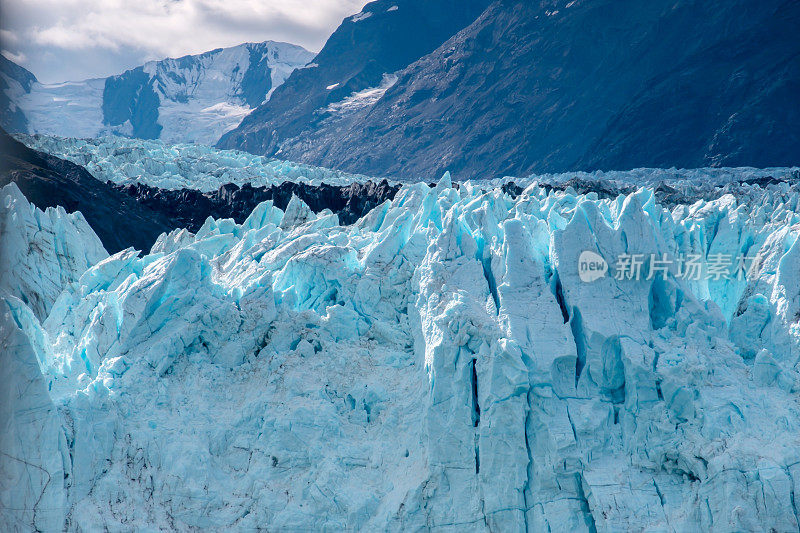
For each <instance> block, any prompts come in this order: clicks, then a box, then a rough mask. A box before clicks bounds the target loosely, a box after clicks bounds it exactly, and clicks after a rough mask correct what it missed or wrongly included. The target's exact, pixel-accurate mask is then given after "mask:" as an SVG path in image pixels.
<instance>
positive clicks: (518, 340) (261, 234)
mask: <svg viewBox="0 0 800 533" xmlns="http://www.w3.org/2000/svg"><path fill="white" fill-rule="evenodd" d="M76 142H77V141H76ZM86 143H89V145H90V144H91V143H90V142H89V141H86ZM109 157H110V156H109ZM92 171H93V172H95V171H96V169H92ZM162 174H163V173H161V172H160V171H155V172H151V173H149V174H146V175H148V176H149V175H162ZM143 175H145V174H143ZM215 179H216V178H215ZM483 188H486V187H485V184H484V185H476V184H470V183H466V184H461V186H460V187H459V188H458V189H456V188H454V187H452V184H451V183H450V179H449V176H448V175H446V176H445V177H444V178H443V179H442V180H441V181H440V182H439V184H438V185H437V186H436V187H429V186H427V185H425V184H423V183H419V184H414V185H406V186H404V187H403V188H402V189H401V191H400V192H399V193H398V195H397V196H396V197H395V199H394V200H393V201H391V202H386V203H385V204H383V205H381V206H379V207H378V208H376V209H374V210H373V211H372V212H370V213H369V214H368V215H366V216H365V217H364V218H362V219H361V220H359V221H358V222H357V223H356V224H353V225H351V226H340V225H339V223H338V220H337V218H336V216H335V215H333V214H330V213H329V212H325V211H323V212H321V213H319V214H317V215H315V214H313V213H312V212H311V211H310V210H309V209H308V208H307V207H306V206H305V205H304V204H302V203H301V202H299V201H292V203H290V205H289V207H287V209H286V212H285V213H284V212H282V211H280V210H279V209H277V208H275V207H273V206H272V205H271V203H270V202H266V203H263V204H261V205H259V206H258V207H257V208H256V209H255V210H254V211H253V213H252V215H251V216H250V217H249V218H248V219H247V220H246V221H245V222H244V223H243V224H241V225H237V224H235V223H234V222H233V221H231V220H212V219H209V220H208V221H207V222H206V224H205V225H204V226H203V228H202V229H201V230H200V231H198V233H197V234H195V235H193V234H190V233H188V232H187V231H185V230H183V231H181V230H177V231H175V232H173V233H171V234H169V235H163V236H162V237H161V238H160V239H159V241H158V242H157V243H156V245H155V246H154V247H153V249H152V250H150V251H149V253H146V255H143V256H139V255H138V254H137V253H136V252H135V251H133V250H126V251H122V252H120V253H118V254H116V255H114V256H111V257H107V255H106V254H105V253H103V252H102V249H101V250H100V251H99V252H96V251H97V250H98V247H99V240H98V239H97V237H96V236H94V235H93V234H92V233H91V231H86V227H85V222H83V220H82V217H80V216H79V215H67V214H66V213H64V212H62V211H57V210H48V212H47V213H42V212H40V211H38V210H36V209H35V208H34V207H32V206H31V205H30V204H29V203H28V202H27V201H26V200H25V199H24V197H22V195H21V194H20V193H19V191H18V190H17V189H16V186H14V185H9V186H7V187H5V188H4V189H3V190H2V198H1V199H0V200H1V202H2V203H1V206H0V221H2V225H0V245H2V250H4V251H5V252H4V253H5V255H4V256H3V258H2V261H0V268H2V276H3V280H4V285H3V293H2V299H3V301H2V302H0V305H1V306H2V311H1V312H0V323H2V327H1V328H0V338H2V345H3V350H2V354H1V355H0V357H2V364H0V372H2V373H3V375H2V383H3V384H4V386H3V389H2V400H0V413H2V416H0V423H2V426H3V427H2V431H1V432H0V451H2V454H0V472H2V475H0V483H2V485H0V498H2V501H0V508H1V509H0V513H2V518H1V519H0V520H2V522H4V523H6V524H10V525H11V528H12V529H14V528H18V529H21V530H27V529H32V528H37V529H40V530H48V531H49V530H60V529H62V528H66V529H68V530H99V529H103V528H106V529H108V530H114V531H128V530H130V531H134V530H142V529H145V530H154V529H158V528H165V529H171V530H181V531H186V530H191V529H193V528H213V529H226V528H235V529H241V530H253V529H256V528H264V529H267V530H271V531H284V530H286V531H307V530H324V531H342V530H364V531H386V530H390V531H393V530H429V529H430V530H441V531H489V530H491V531H526V530H527V531H621V530H632V531H678V532H683V531H732V530H736V531H764V530H770V529H773V530H776V531H796V530H797V529H798V513H800V498H798V492H800V403H799V402H798V399H799V398H800V396H798V392H800V381H799V380H798V377H799V376H798V369H799V367H798V361H799V360H800V238H798V237H799V236H800V205H798V201H799V200H798V199H799V198H800V186H798V184H797V183H796V182H793V183H780V184H775V185H769V186H767V187H766V188H761V187H757V186H751V185H741V186H739V187H738V188H737V194H735V195H734V194H726V195H723V196H721V197H720V198H717V199H715V200H713V201H704V200H698V201H697V202H696V203H691V204H686V205H678V206H676V207H674V208H673V209H672V210H671V211H668V210H666V209H665V208H663V207H662V206H661V205H660V204H659V202H658V201H657V199H656V197H655V195H654V193H653V191H652V190H650V189H639V190H638V191H637V192H635V193H631V194H628V195H623V196H619V197H617V198H614V199H600V198H598V197H597V195H596V194H595V193H589V194H585V195H579V194H574V191H571V190H569V189H568V190H567V191H563V192H562V191H552V190H549V189H546V188H544V187H540V186H539V185H538V184H531V185H530V186H528V188H527V189H525V191H524V192H523V193H522V194H520V195H519V196H517V197H516V198H513V197H511V196H509V195H507V194H505V193H503V192H502V191H501V190H500V189H496V188H491V187H489V188H486V190H485V191H484V190H483ZM587 250H588V251H592V252H593V253H596V254H598V255H599V256H601V257H603V258H604V259H605V260H606V261H608V263H609V264H613V263H614V258H617V257H619V256H621V255H624V254H632V253H637V254H644V255H646V256H648V257H649V256H650V254H659V255H660V254H670V255H678V254H698V255H700V256H701V257H702V258H704V259H706V260H709V259H710V257H711V256H713V255H715V254H725V255H731V256H737V255H740V254H748V255H756V252H757V253H758V256H759V261H758V263H757V266H756V268H754V269H753V270H752V272H751V273H750V274H749V276H748V277H743V278H741V279H738V278H737V276H733V279H729V280H726V279H720V280H713V279H712V280H706V279H701V280H685V279H683V278H682V277H681V276H680V275H679V272H678V271H676V270H675V267H674V265H673V266H672V267H670V269H669V270H668V274H667V275H666V276H665V277H658V276H657V277H655V278H654V279H651V280H647V279H639V280H636V279H621V280H617V279H615V277H614V276H612V275H610V274H609V275H606V276H604V277H602V278H600V279H598V280H596V281H594V282H592V283H587V282H583V281H581V279H580V278H579V273H578V257H579V255H580V254H581V252H583V251H587ZM81 252H85V253H81ZM90 252H91V253H90ZM26 302H27V303H26Z"/></svg>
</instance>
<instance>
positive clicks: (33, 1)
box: [0, 0, 366, 81]
mask: <svg viewBox="0 0 800 533" xmlns="http://www.w3.org/2000/svg"><path fill="white" fill-rule="evenodd" d="M365 3H366V0H137V1H135V2H131V1H129V0H0V6H2V12H3V17H2V19H0V44H2V47H3V48H4V49H7V50H9V51H10V52H11V53H12V54H14V55H15V57H23V56H24V57H26V64H25V65H24V66H26V67H28V68H29V69H31V70H34V74H36V75H37V77H39V78H40V79H44V80H48V81H62V80H63V79H67V78H69V79H77V78H80V77H81V76H80V75H76V74H77V72H76V70H75V69H73V70H71V71H70V70H69V69H70V67H72V66H80V69H78V70H85V69H86V68H87V67H88V68H89V69H90V70H91V65H92V62H91V61H88V60H87V59H88V58H87V57H86V56H87V55H88V56H89V58H91V57H92V56H97V57H98V60H97V61H96V62H95V70H97V72H92V73H89V75H94V76H102V75H108V74H111V73H114V72H119V71H121V70H124V69H125V68H130V67H132V66H135V65H136V64H138V63H134V64H130V62H131V61H138V62H142V61H145V60H149V59H160V58H163V57H178V56H182V55H187V54H195V53H200V52H204V51H207V50H211V49H214V48H219V47H226V46H234V45H237V44H240V43H242V42H247V41H263V40H267V39H271V40H275V41H286V42H292V43H295V44H299V45H301V46H304V47H306V48H308V49H309V50H313V51H316V50H319V49H320V48H321V47H322V45H323V43H324V42H325V40H326V39H327V37H328V36H329V35H330V33H331V32H332V31H333V30H334V29H335V28H336V26H338V24H339V23H340V22H341V20H342V19H343V18H344V17H346V16H348V15H351V14H353V13H356V12H358V11H359V10H360V9H361V8H362V7H363V5H364V4H365ZM114 56H118V58H119V60H118V66H115V65H114V63H115V62H114V60H113V57H114ZM46 57H49V58H50V59H49V60H47V59H46ZM134 58H135V59H134ZM108 68H112V69H116V70H113V71H112V72H105V71H103V72H101V71H100V70H102V69H108ZM82 74H83V72H82ZM84 77H88V76H84Z"/></svg>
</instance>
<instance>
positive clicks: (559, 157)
mask: <svg viewBox="0 0 800 533" xmlns="http://www.w3.org/2000/svg"><path fill="white" fill-rule="evenodd" d="M416 3H417V4H421V5H423V6H425V5H427V4H428V2H416ZM403 7H404V6H401V7H400V11H399V12H401V11H402V10H403ZM422 9H424V7H422ZM368 20H369V19H368ZM368 20H367V21H368ZM367 21H365V22H367ZM798 23H800V4H798V3H797V2H793V1H789V0H769V1H766V2H763V1H754V0H736V1H734V2H733V3H731V2H729V1H727V0H726V1H722V0H719V1H711V2H695V1H693V0H680V1H677V2H675V1H672V0H657V1H654V2H638V1H635V0H627V1H622V2H620V1H616V0H601V1H595V0H577V1H572V0H558V1H547V2H519V1H516V2H515V1H512V0H499V1H496V2H494V3H493V4H492V5H491V6H490V7H489V8H488V9H487V10H486V11H485V12H483V13H482V14H481V15H480V17H478V18H477V20H475V21H474V22H472V24H470V25H469V26H468V27H467V28H466V29H464V30H463V31H460V32H459V33H457V34H455V35H454V36H453V37H452V38H451V39H449V40H448V41H447V42H444V43H443V44H442V45H441V46H439V47H438V48H437V49H436V50H435V51H433V52H431V53H430V54H428V55H426V56H424V57H422V58H421V59H419V60H418V61H415V62H413V63H412V64H410V65H409V66H408V67H406V68H404V69H402V70H399V71H397V72H394V73H392V75H391V78H390V81H391V82H392V83H391V87H389V88H386V87H385V86H384V87H383V88H381V83H379V81H378V80H373V81H372V87H373V88H375V90H378V92H379V93H380V94H379V95H376V94H375V91H373V97H372V98H369V97H367V95H365V94H364V93H363V91H362V90H361V89H360V88H358V89H352V90H349V92H348V95H349V96H348V98H350V99H351V100H352V101H353V102H360V103H361V104H360V105H334V104H333V102H336V101H339V102H344V100H343V98H344V97H345V95H342V96H341V97H336V98H334V97H333V96H332V97H331V98H330V99H329V100H328V101H327V102H326V103H325V105H327V106H328V107H327V108H325V109H324V110H322V111H318V112H316V114H315V115H314V116H315V117H316V120H315V121H311V120H308V119H304V118H298V115H297V113H299V112H295V111H294V110H285V109H282V108H278V107H276V106H277V103H278V102H280V101H281V99H280V98H278V97H279V96H282V95H283V93H282V92H281V91H279V92H276V94H275V97H276V98H274V99H273V100H272V101H270V102H268V103H267V104H266V105H265V106H263V107H262V108H261V109H259V110H256V111H255V112H253V113H252V114H251V115H250V116H248V117H247V118H246V119H245V120H243V121H242V124H241V125H240V126H239V127H238V128H237V129H235V130H233V131H232V132H230V133H229V134H226V135H225V136H224V137H223V139H222V140H221V142H220V146H224V147H227V148H242V149H245V150H249V151H252V152H254V153H260V154H267V155H273V154H280V156H281V157H285V158H287V159H292V160H298V161H303V162H306V163H310V164H316V165H323V166H328V167H333V168H340V169H342V170H346V171H349V172H358V173H364V174H368V175H373V176H376V175H383V176H393V177H398V178H409V179H419V178H420V177H421V176H430V175H436V174H441V172H443V171H444V170H449V171H451V172H453V175H454V176H456V177H457V178H459V179H474V178H495V177H501V176H503V175H506V174H507V175H515V176H520V175H525V174H528V173H532V172H537V173H539V172H564V171H570V170H576V169H581V170H593V169H605V170H608V169H620V170H621V169H629V168H638V167H670V166H675V167H679V168H680V167H684V168H692V167H705V166H717V165H721V166H744V165H749V166H756V167H768V166H782V165H794V164H797V147H798V146H800V133H798V128H797V127H796V124H797V123H798V121H800V103H798V99H797V98H796V96H795V95H796V94H797V92H798V90H800V40H798V39H797V38H796V32H795V28H796V27H797V25H798ZM344 27H345V26H344V25H343V28H344ZM335 35H336V34H334V36H335ZM332 39H333V37H332ZM320 56H322V54H320ZM315 62H318V63H319V64H320V65H322V62H321V60H320V58H318V59H315ZM303 72H304V71H298V72H296V73H295V75H294V76H293V78H297V79H298V80H299V79H300V78H301V76H310V75H311V74H310V73H311V72H313V71H309V72H308V73H303ZM301 73H303V74H301ZM291 81H292V80H291V79H290V82H291ZM336 81H338V79H334V78H330V79H327V78H326V80H325V83H334V82H336ZM290 88H291V90H292V91H294V92H293V93H292V94H289V93H288V91H290ZM282 89H283V92H286V97H287V98H290V99H291V100H292V101H293V102H300V101H303V98H306V97H309V98H310V96H309V95H312V94H316V93H314V92H313V91H312V90H311V89H307V88H305V87H301V88H295V85H293V84H291V83H287V85H286V86H284V87H283V88H282ZM358 91H362V92H358ZM381 91H382V92H381ZM298 92H299V94H296V93H298ZM322 105H323V104H319V105H318V106H316V108H319V107H321V106H322ZM285 107H286V109H289V105H288V104H286V105H285Z"/></svg>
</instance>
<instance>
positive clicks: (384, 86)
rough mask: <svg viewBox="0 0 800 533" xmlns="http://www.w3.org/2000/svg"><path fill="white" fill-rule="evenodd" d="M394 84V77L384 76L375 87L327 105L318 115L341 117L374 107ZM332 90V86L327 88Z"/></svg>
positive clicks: (390, 75) (392, 75) (395, 81)
mask: <svg viewBox="0 0 800 533" xmlns="http://www.w3.org/2000/svg"><path fill="white" fill-rule="evenodd" d="M395 83H397V76H396V75H394V74H384V75H383V80H382V81H381V83H380V85H378V86H377V87H368V88H366V89H362V90H360V91H356V92H354V93H352V94H351V95H349V96H346V97H345V98H344V99H342V100H340V101H338V102H333V103H331V104H329V105H328V107H326V108H325V109H323V110H322V111H321V112H320V113H321V114H323V115H325V114H334V115H343V114H347V113H351V112H353V111H356V110H358V109H362V108H365V107H371V106H373V105H375V102H377V101H378V100H380V99H381V97H382V96H383V95H384V94H386V91H388V90H389V89H390V88H391V87H392V86H393V85H394V84H395ZM337 85H338V84H337ZM332 88H333V86H331V87H328V89H332Z"/></svg>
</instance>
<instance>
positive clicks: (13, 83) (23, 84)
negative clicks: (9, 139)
mask: <svg viewBox="0 0 800 533" xmlns="http://www.w3.org/2000/svg"><path fill="white" fill-rule="evenodd" d="M36 83H38V82H37V80H36V76H34V75H33V74H31V73H30V72H28V71H27V70H26V69H24V68H22V67H21V66H19V65H17V64H16V63H14V62H13V61H11V60H10V59H7V58H6V57H5V56H4V55H0V128H3V129H4V130H6V131H26V130H27V128H28V119H27V118H26V117H25V113H23V112H22V110H21V109H20V108H19V107H18V106H17V102H18V101H19V99H20V98H21V97H22V96H23V95H24V94H27V93H29V92H30V90H31V87H33V86H34V85H35V84H36Z"/></svg>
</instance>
